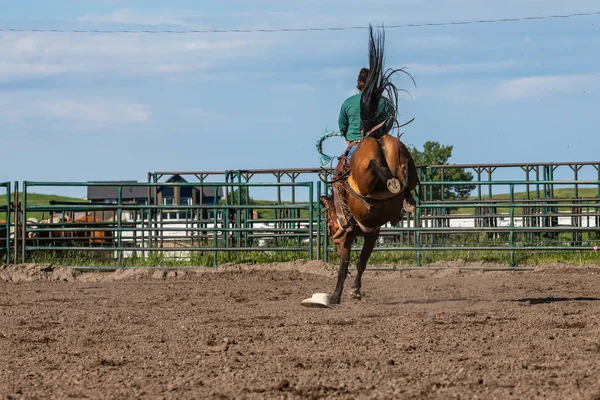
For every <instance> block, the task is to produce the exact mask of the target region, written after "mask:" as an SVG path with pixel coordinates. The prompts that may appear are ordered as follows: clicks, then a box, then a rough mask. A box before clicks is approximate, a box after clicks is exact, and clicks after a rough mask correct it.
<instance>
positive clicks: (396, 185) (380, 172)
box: [369, 160, 402, 194]
mask: <svg viewBox="0 0 600 400" xmlns="http://www.w3.org/2000/svg"><path fill="white" fill-rule="evenodd" d="M369 168H371V169H372V170H373V171H375V173H376V174H377V176H379V179H381V180H382V181H383V182H385V184H386V185H387V188H388V190H389V191H390V192H392V193H394V194H396V193H400V191H401V190H402V185H401V184H400V181H399V180H398V179H396V178H394V176H393V175H392V173H391V171H390V170H389V168H388V167H386V166H384V165H381V164H379V163H378V162H377V161H376V160H371V161H370V162H369Z"/></svg>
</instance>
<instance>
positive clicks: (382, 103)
mask: <svg viewBox="0 0 600 400" xmlns="http://www.w3.org/2000/svg"><path fill="white" fill-rule="evenodd" d="M361 97H362V92H360V93H358V94H355V95H354V96H351V97H348V98H347V99H346V101H344V103H343V104H342V108H341V109H340V118H339V121H338V124H339V126H340V132H341V133H342V135H344V137H345V138H346V140H347V141H349V142H355V141H358V140H361V139H362V138H363V137H362V134H361V133H360V131H361V121H360V99H361ZM391 115H392V108H391V107H390V104H389V103H388V102H387V101H386V99H383V98H382V99H380V100H379V105H378V107H377V120H378V121H379V122H382V121H383V120H384V119H385V118H387V117H389V116H391ZM393 123H394V122H393V121H392V120H389V121H388V122H387V123H386V124H385V125H384V126H382V127H381V128H379V129H378V131H377V133H376V134H374V136H376V137H377V136H380V135H383V134H384V133H388V132H389V131H390V129H392V125H393ZM372 135H373V134H372Z"/></svg>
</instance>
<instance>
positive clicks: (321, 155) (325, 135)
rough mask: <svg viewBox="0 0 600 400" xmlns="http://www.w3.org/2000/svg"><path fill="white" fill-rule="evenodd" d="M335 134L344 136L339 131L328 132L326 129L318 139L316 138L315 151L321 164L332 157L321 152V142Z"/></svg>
mask: <svg viewBox="0 0 600 400" xmlns="http://www.w3.org/2000/svg"><path fill="white" fill-rule="evenodd" d="M335 136H339V137H344V135H342V133H341V132H330V131H326V132H325V133H323V134H322V135H321V137H320V138H319V140H317V146H316V147H317V152H318V153H319V160H320V162H321V166H323V165H325V164H327V163H329V162H330V161H331V159H332V157H331V156H328V155H327V154H324V153H323V142H324V141H325V140H327V139H329V138H331V137H335Z"/></svg>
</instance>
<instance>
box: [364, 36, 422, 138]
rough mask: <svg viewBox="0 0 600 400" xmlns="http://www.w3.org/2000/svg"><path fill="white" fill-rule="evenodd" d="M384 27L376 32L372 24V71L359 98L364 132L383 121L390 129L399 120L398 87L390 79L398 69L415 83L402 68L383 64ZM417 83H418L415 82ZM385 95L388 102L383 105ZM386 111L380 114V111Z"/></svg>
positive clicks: (370, 56) (370, 52)
mask: <svg viewBox="0 0 600 400" xmlns="http://www.w3.org/2000/svg"><path fill="white" fill-rule="evenodd" d="M384 52H385V31H384V30H383V29H382V30H381V31H379V32H377V34H376V35H375V33H374V32H373V27H372V26H371V25H369V70H370V71H369V75H368V77H367V81H366V83H365V87H364V89H363V93H362V97H361V102H360V117H361V122H362V129H363V133H369V132H371V130H373V128H375V127H376V126H377V125H379V124H381V123H382V122H383V127H382V128H381V129H383V131H384V132H385V133H387V132H389V131H390V130H391V129H392V128H393V126H394V124H396V125H397V124H398V122H397V120H396V114H397V112H398V88H397V87H396V85H394V83H393V82H392V81H391V79H392V76H393V75H394V74H396V73H397V72H402V73H405V74H407V75H408V76H409V77H410V78H411V79H412V81H413V83H415V80H414V79H413V77H412V76H411V75H410V74H409V73H408V72H406V71H404V70H403V69H402V68H400V69H388V70H385V68H384V56H385V54H384ZM415 85H416V83H415ZM382 99H383V101H385V102H386V103H387V104H385V107H381V106H380V102H381V100H382ZM382 111H383V112H384V114H381V112H382Z"/></svg>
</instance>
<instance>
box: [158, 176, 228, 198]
mask: <svg viewBox="0 0 600 400" xmlns="http://www.w3.org/2000/svg"><path fill="white" fill-rule="evenodd" d="M165 182H166V183H187V181H186V180H185V179H184V178H183V177H182V176H181V175H179V174H176V175H173V176H172V177H170V178H169V179H167V180H166V181H165ZM195 188H196V189H198V191H199V192H201V193H202V196H204V197H214V196H215V190H217V197H223V187H222V186H195ZM163 189H164V188H160V187H159V188H158V191H159V192H161V191H162V190H163Z"/></svg>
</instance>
